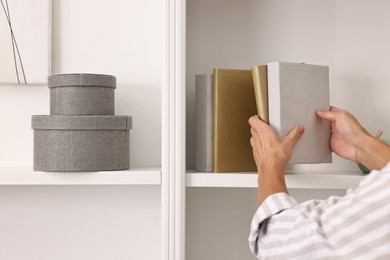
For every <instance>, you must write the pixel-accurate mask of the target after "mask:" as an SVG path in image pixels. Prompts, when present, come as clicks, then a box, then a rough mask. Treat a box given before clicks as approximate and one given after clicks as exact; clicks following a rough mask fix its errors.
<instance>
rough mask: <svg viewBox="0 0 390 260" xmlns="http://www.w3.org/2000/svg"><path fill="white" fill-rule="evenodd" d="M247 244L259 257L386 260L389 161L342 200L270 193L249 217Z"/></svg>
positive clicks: (389, 246)
mask: <svg viewBox="0 0 390 260" xmlns="http://www.w3.org/2000/svg"><path fill="white" fill-rule="evenodd" d="M249 246H250V249H251V251H252V252H253V254H254V255H255V256H257V258H258V259H278V260H280V259H288V260H290V259H310V260H311V259H364V260H367V259H390V163H389V164H387V166H386V167H384V168H383V169H382V170H380V171H372V172H371V173H370V174H369V175H368V176H366V177H365V178H363V180H362V181H361V182H360V184H359V185H358V187H357V188H356V189H350V190H348V191H347V193H346V195H345V196H343V197H336V196H332V197H329V198H328V199H326V200H310V201H307V202H304V203H302V204H298V203H297V202H296V201H295V200H294V199H293V198H292V197H291V196H290V195H288V194H286V193H276V194H273V195H270V196H269V197H267V199H266V200H265V201H264V202H263V203H262V204H261V205H260V207H259V208H258V210H257V211H256V213H255V215H254V217H253V220H252V224H251V231H250V235H249Z"/></svg>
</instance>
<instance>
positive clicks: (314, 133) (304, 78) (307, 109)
mask: <svg viewBox="0 0 390 260" xmlns="http://www.w3.org/2000/svg"><path fill="white" fill-rule="evenodd" d="M267 69H268V98H269V100H268V102H269V103H268V105H269V124H270V126H271V127H273V129H275V130H276V132H277V133H278V134H279V135H280V136H285V135H287V134H288V133H289V131H290V130H291V129H292V128H293V127H294V126H295V125H297V124H302V125H303V126H304V127H305V133H304V134H303V136H302V137H301V139H300V140H299V142H298V143H297V144H296V146H295V147H294V152H293V155H292V157H291V160H290V162H289V163H330V162H332V154H331V151H330V148H329V139H330V124H329V122H327V121H324V120H321V119H319V118H318V117H317V116H316V113H315V111H316V109H323V110H329V106H330V104H329V68H328V67H327V66H320V65H311V64H304V63H287V62H273V63H269V64H267Z"/></svg>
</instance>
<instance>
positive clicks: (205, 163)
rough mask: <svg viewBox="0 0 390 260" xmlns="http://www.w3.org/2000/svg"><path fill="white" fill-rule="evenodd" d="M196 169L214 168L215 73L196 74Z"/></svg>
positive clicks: (209, 169) (207, 169)
mask: <svg viewBox="0 0 390 260" xmlns="http://www.w3.org/2000/svg"><path fill="white" fill-rule="evenodd" d="M195 130H196V133H195V170H196V171H201V172H211V171H212V169H213V165H212V156H213V74H202V75H195Z"/></svg>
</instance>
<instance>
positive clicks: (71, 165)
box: [32, 116, 132, 172]
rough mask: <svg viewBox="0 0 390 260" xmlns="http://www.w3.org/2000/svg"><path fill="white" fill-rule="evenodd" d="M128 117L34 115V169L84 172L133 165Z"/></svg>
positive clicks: (129, 120) (119, 168) (120, 168)
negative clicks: (131, 162)
mask: <svg viewBox="0 0 390 260" xmlns="http://www.w3.org/2000/svg"><path fill="white" fill-rule="evenodd" d="M131 127H132V121H131V117H128V116H32V129H34V166H33V168H34V170H35V171H55V172H75V171H76V172H84V171H108V170H125V169H128V168H129V166H130V129H131Z"/></svg>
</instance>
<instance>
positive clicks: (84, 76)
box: [48, 73, 116, 88]
mask: <svg viewBox="0 0 390 260" xmlns="http://www.w3.org/2000/svg"><path fill="white" fill-rule="evenodd" d="M48 86H49V88H55V87H64V86H67V87H69V86H77V87H79V86H84V87H88V86H89V87H107V88H116V78H115V77H114V76H112V75H105V74H88V73H75V74H57V75H51V76H49V77H48Z"/></svg>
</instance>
